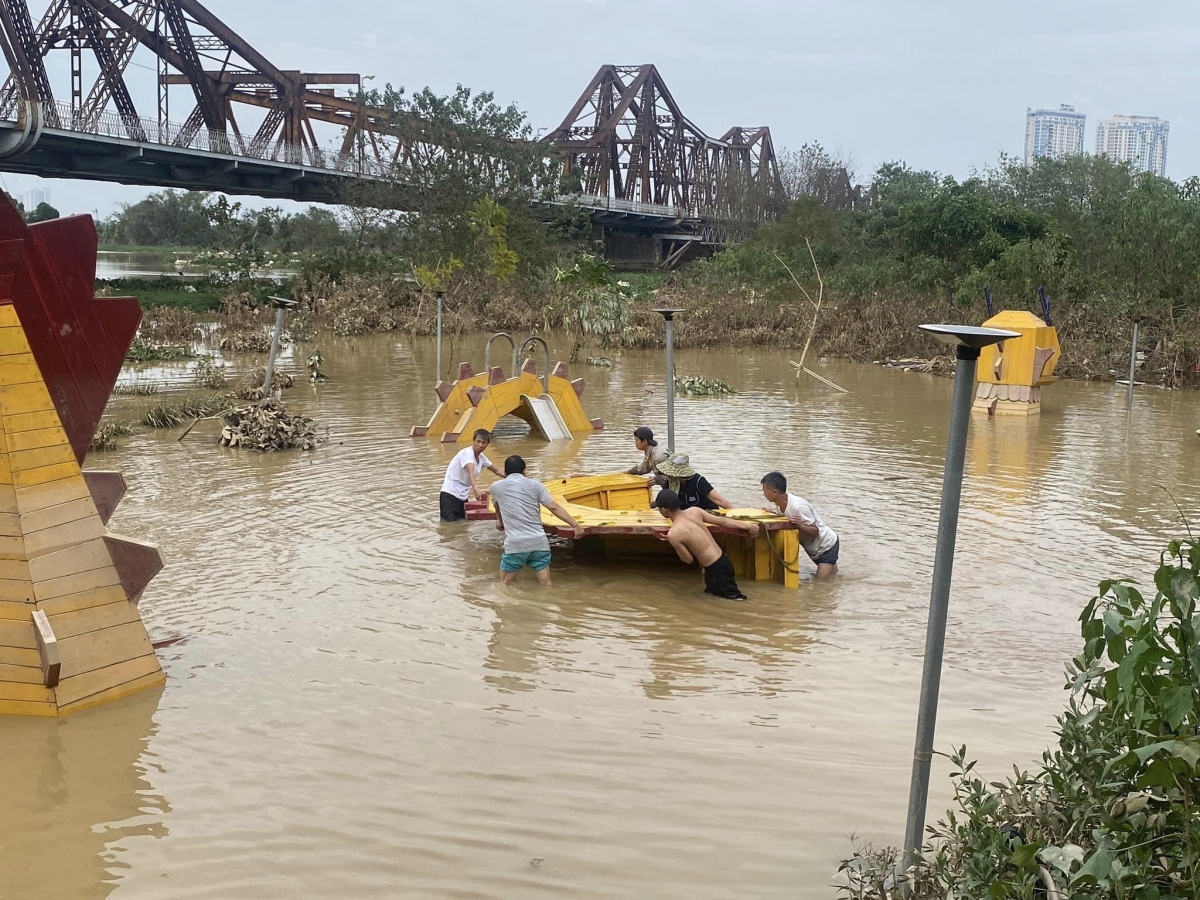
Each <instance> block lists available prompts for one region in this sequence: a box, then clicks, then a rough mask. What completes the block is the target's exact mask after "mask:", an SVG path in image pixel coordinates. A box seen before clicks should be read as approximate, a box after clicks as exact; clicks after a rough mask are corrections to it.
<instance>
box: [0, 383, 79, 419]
mask: <svg viewBox="0 0 1200 900" xmlns="http://www.w3.org/2000/svg"><path fill="white" fill-rule="evenodd" d="M82 402H83V401H82V400H81V401H80V403H82ZM0 410H3V411H4V415H5V416H6V417H7V416H18V415H21V414H23V413H32V412H54V401H53V400H51V399H50V391H48V390H47V389H46V385H45V384H10V385H5V386H3V387H0Z"/></svg>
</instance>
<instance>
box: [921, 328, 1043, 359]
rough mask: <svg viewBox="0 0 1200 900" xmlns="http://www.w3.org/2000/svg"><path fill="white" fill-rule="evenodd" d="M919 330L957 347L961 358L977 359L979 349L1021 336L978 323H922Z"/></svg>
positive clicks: (1014, 332) (1015, 332)
mask: <svg viewBox="0 0 1200 900" xmlns="http://www.w3.org/2000/svg"><path fill="white" fill-rule="evenodd" d="M920 327H921V330H922V331H924V332H927V333H928V334H931V335H933V336H934V337H935V338H937V339H938V340H939V341H941V342H942V343H943V344H947V345H949V346H951V347H957V348H958V355H959V356H960V357H962V358H963V359H978V358H979V351H980V350H981V349H983V348H984V347H987V346H989V345H991V344H998V343H1000V342H1001V341H1007V340H1008V339H1009V338H1018V337H1020V336H1021V334H1020V332H1017V331H1005V330H1004V329H1001V328H982V327H980V326H978V325H922V326H920Z"/></svg>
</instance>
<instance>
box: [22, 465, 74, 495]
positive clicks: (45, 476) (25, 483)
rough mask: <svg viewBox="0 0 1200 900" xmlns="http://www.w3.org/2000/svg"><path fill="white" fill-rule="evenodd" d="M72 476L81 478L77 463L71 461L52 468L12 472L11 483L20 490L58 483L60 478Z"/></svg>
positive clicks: (42, 467)
mask: <svg viewBox="0 0 1200 900" xmlns="http://www.w3.org/2000/svg"><path fill="white" fill-rule="evenodd" d="M72 475H79V477H80V478H83V475H82V474H80V471H79V463H77V462H76V461H75V460H73V459H72V460H71V461H70V462H62V463H58V464H56V465H52V466H41V467H39V468H36V469H25V470H23V471H18V472H13V474H12V483H13V484H15V485H16V486H17V489H18V490H20V489H21V488H23V487H32V486H33V485H36V484H48V483H49V482H52V481H58V480H59V479H61V478H69V477H70V476H72Z"/></svg>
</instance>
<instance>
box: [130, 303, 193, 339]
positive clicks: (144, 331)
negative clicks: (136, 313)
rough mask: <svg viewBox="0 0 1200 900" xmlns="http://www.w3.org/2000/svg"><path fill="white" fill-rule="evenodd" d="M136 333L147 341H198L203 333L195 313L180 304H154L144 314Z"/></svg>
mask: <svg viewBox="0 0 1200 900" xmlns="http://www.w3.org/2000/svg"><path fill="white" fill-rule="evenodd" d="M138 333H139V334H140V335H141V336H142V337H143V338H145V339H146V340H147V341H149V342H158V343H164V342H170V341H175V342H178V341H184V342H187V343H191V342H192V341H198V340H200V339H201V338H202V337H203V336H204V333H203V331H202V330H201V328H200V323H199V321H198V320H197V318H196V314H195V313H194V312H193V311H192V310H190V309H185V308H184V307H181V306H154V307H151V308H150V309H149V310H148V311H147V314H146V318H145V320H144V321H143V322H142V327H141V328H140V329H138Z"/></svg>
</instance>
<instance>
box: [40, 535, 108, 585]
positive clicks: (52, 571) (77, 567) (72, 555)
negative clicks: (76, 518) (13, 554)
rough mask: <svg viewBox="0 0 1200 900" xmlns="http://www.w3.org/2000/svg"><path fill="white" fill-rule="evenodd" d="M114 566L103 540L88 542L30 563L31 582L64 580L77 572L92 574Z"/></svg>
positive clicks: (49, 554)
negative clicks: (95, 570) (97, 570)
mask: <svg viewBox="0 0 1200 900" xmlns="http://www.w3.org/2000/svg"><path fill="white" fill-rule="evenodd" d="M111 565H112V557H111V556H109V554H108V545H107V544H105V543H104V541H103V540H95V541H88V542H87V543H86V544H80V545H79V546H78V547H74V548H68V549H66V550H57V551H55V552H54V553H48V554H46V555H45V556H39V557H38V558H37V559H34V560H30V562H29V580H30V581H32V582H34V583H35V584H36V583H37V582H40V581H48V580H50V579H51V578H62V577H63V576H64V575H74V574H75V573H77V572H90V571H91V570H92V569H99V568H103V567H106V566H111Z"/></svg>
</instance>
